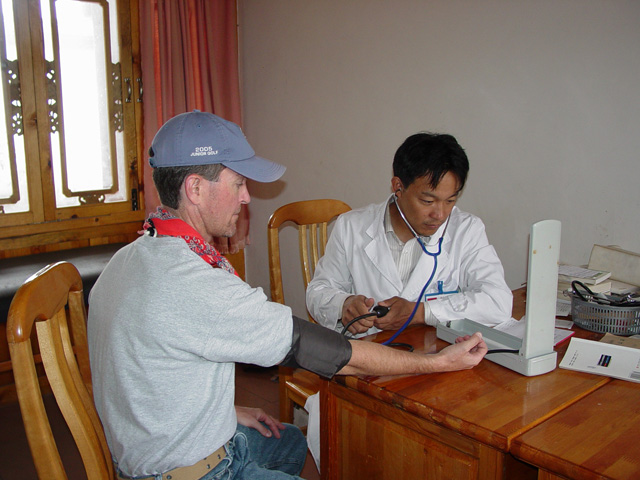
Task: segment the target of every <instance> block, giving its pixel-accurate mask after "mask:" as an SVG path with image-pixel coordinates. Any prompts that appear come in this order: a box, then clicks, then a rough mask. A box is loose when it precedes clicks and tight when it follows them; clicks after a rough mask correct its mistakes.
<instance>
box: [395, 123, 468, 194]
mask: <svg viewBox="0 0 640 480" xmlns="http://www.w3.org/2000/svg"><path fill="white" fill-rule="evenodd" d="M448 172H451V173H452V174H453V175H455V177H456V178H457V179H458V184H459V191H462V189H463V188H464V184H465V182H466V181H467V174H468V173H469V160H468V158H467V154H466V153H465V151H464V150H463V148H462V147H461V146H460V144H459V143H458V141H457V140H456V139H455V138H454V137H453V136H452V135H447V134H438V133H416V134H415V135H411V136H410V137H408V138H407V139H406V140H405V141H404V142H403V143H402V145H400V147H399V148H398V150H397V151H396V154H395V156H394V158H393V175H394V176H396V177H398V178H399V179H400V181H401V182H402V184H403V186H404V187H405V188H407V187H408V186H409V185H411V184H412V183H413V182H414V181H415V180H416V179H418V178H422V177H427V178H428V182H429V185H430V186H431V187H432V188H434V189H435V188H436V187H437V186H438V184H439V183H440V180H442V177H444V176H445V175H446V174H447V173H448Z"/></svg>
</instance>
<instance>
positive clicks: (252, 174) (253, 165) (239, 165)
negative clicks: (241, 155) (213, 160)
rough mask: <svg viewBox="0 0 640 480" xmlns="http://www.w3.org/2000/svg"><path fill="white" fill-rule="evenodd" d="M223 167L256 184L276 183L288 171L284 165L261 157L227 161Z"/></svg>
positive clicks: (223, 163)
mask: <svg viewBox="0 0 640 480" xmlns="http://www.w3.org/2000/svg"><path fill="white" fill-rule="evenodd" d="M222 165H224V166H225V167H227V168H229V169H231V170H233V171H234V172H236V173H239V174H240V175H242V176H243V177H247V178H249V179H251V180H255V181H256V182H264V183H266V182H275V181H276V180H278V179H279V178H280V177H281V176H282V175H283V174H284V171H285V170H286V169H287V167H285V166H284V165H280V164H279V163H275V162H272V161H270V160H267V159H265V158H261V157H251V158H248V159H246V160H235V161H225V162H222Z"/></svg>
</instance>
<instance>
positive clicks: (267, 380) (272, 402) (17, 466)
mask: <svg viewBox="0 0 640 480" xmlns="http://www.w3.org/2000/svg"><path fill="white" fill-rule="evenodd" d="M236 372H237V373H236V402H237V404H238V405H246V406H249V407H260V408H262V409H264V410H265V411H266V412H267V413H269V414H270V415H273V416H274V417H276V418H277V417H278V410H279V406H278V382H277V373H278V370H277V368H276V367H274V368H269V369H264V368H258V367H253V366H241V365H238V367H237V368H236ZM45 403H46V408H47V411H48V412H49V413H50V416H51V417H52V429H53V431H54V436H55V437H56V440H57V442H58V444H59V448H60V450H61V452H60V455H61V456H62V458H63V462H64V464H65V467H66V468H67V474H68V476H69V479H70V480H76V479H77V480H80V479H84V478H86V476H85V474H84V469H83V468H82V462H81V460H80V456H79V454H78V452H77V450H76V449H75V445H73V440H72V438H71V434H70V433H69V431H68V430H67V428H66V425H65V424H64V420H63V419H62V416H61V415H60V412H59V410H58V408H57V406H56V404H55V400H54V399H53V398H51V397H47V398H46V399H45ZM302 477H303V478H305V479H307V480H317V479H319V478H320V476H319V474H318V471H317V469H316V466H315V463H314V462H313V458H312V457H311V455H310V454H308V455H307V462H306V464H305V468H304V470H303V471H302ZM0 480H37V476H36V471H35V468H34V466H33V462H32V460H31V455H30V453H29V447H28V445H27V439H26V436H25V433H24V428H23V426H22V418H21V416H20V409H19V407H18V405H17V404H15V405H0Z"/></svg>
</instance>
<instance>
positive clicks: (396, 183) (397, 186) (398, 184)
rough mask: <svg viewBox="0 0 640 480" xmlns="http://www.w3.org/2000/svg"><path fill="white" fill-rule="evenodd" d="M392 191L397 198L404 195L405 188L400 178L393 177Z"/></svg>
mask: <svg viewBox="0 0 640 480" xmlns="http://www.w3.org/2000/svg"><path fill="white" fill-rule="evenodd" d="M391 190H392V191H393V193H394V194H395V195H396V196H397V197H399V196H400V195H402V191H403V190H404V186H403V185H402V180H400V179H399V178H398V177H393V178H392V179H391Z"/></svg>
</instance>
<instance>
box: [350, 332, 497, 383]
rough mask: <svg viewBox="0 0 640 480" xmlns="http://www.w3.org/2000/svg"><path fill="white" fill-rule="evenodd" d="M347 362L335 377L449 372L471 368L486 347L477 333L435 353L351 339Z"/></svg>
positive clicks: (485, 350) (483, 353) (481, 356)
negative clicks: (410, 350) (412, 350)
mask: <svg viewBox="0 0 640 480" xmlns="http://www.w3.org/2000/svg"><path fill="white" fill-rule="evenodd" d="M350 343H351V348H352V354H351V360H350V361H349V363H348V364H347V365H345V366H344V367H343V368H342V369H341V370H340V371H339V372H338V375H401V374H420V373H434V372H449V371H455V370H465V369H469V368H473V367H474V366H475V365H477V364H478V363H479V362H480V360H482V358H483V357H484V355H485V353H486V352H487V346H486V344H485V343H484V340H482V336H481V335H480V334H479V333H476V334H474V335H472V336H471V337H470V338H469V339H468V340H465V341H462V342H459V343H456V344H455V345H450V346H448V347H447V348H445V349H443V350H442V351H440V352H439V353H437V354H419V353H410V352H407V351H404V350H395V349H393V348H389V347H385V346H382V345H379V344H377V343H373V342H365V341H361V340H351V341H350Z"/></svg>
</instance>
